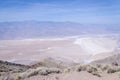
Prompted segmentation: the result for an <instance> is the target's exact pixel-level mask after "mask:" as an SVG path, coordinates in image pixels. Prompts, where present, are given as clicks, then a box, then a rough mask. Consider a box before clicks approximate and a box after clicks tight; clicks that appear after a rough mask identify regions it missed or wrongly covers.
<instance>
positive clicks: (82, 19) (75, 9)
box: [0, 0, 120, 24]
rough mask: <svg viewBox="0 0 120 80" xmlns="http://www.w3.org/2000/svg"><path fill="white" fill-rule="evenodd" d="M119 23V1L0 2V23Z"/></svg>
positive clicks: (16, 0) (21, 0)
mask: <svg viewBox="0 0 120 80" xmlns="http://www.w3.org/2000/svg"><path fill="white" fill-rule="evenodd" d="M28 20H35V21H56V22H79V23H85V24H88V23H90V24H96V23H97V24H120V23H119V22H120V0H0V22H6V21H28Z"/></svg>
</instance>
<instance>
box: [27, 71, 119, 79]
mask: <svg viewBox="0 0 120 80" xmlns="http://www.w3.org/2000/svg"><path fill="white" fill-rule="evenodd" d="M25 80H120V77H119V76H118V74H117V73H115V74H102V77H97V76H94V75H92V74H90V73H88V72H85V71H82V72H72V73H64V74H51V75H48V76H33V77H30V78H28V79H25Z"/></svg>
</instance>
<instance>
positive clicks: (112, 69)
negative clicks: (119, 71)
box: [107, 68, 116, 73]
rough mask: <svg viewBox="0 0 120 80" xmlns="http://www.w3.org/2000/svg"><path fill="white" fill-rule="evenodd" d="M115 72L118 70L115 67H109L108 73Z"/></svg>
mask: <svg viewBox="0 0 120 80" xmlns="http://www.w3.org/2000/svg"><path fill="white" fill-rule="evenodd" d="M115 72H116V69H114V68H109V69H108V70H107V73H115Z"/></svg>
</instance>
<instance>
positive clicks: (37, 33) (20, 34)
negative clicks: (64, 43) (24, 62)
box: [0, 21, 120, 39]
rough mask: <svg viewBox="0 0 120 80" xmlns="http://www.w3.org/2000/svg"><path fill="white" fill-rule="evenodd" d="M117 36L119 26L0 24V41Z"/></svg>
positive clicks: (57, 23)
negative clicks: (100, 35) (98, 35)
mask: <svg viewBox="0 0 120 80" xmlns="http://www.w3.org/2000/svg"><path fill="white" fill-rule="evenodd" d="M116 33H117V34H119V33H120V26H119V25H103V24H102V25H100V24H90V25H83V24H80V23H73V22H42V21H41V22H40V21H21V22H0V39H24V38H40V37H62V36H74V35H86V34H87V35H88V34H116Z"/></svg>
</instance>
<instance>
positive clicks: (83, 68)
mask: <svg viewBox="0 0 120 80" xmlns="http://www.w3.org/2000/svg"><path fill="white" fill-rule="evenodd" d="M88 67H89V65H78V66H76V71H78V72H80V71H86V70H87V68H88Z"/></svg>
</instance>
